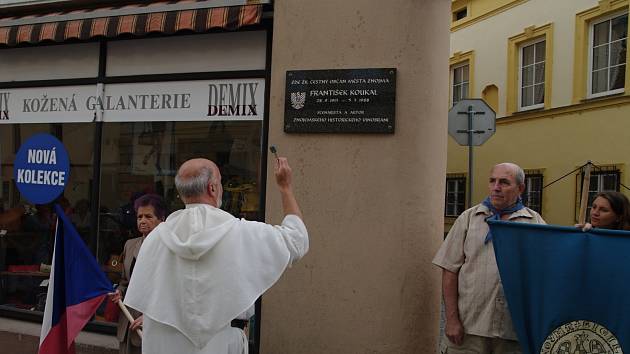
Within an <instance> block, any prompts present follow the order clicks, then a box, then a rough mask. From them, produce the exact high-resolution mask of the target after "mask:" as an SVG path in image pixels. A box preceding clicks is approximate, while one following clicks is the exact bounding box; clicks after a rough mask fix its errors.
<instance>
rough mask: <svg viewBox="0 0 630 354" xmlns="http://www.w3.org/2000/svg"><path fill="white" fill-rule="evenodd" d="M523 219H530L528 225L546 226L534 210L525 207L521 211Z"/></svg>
mask: <svg viewBox="0 0 630 354" xmlns="http://www.w3.org/2000/svg"><path fill="white" fill-rule="evenodd" d="M522 210H523V213H524V214H526V215H524V216H525V217H527V218H529V219H531V221H530V223H532V224H546V222H545V220H544V219H543V218H542V216H540V214H539V213H538V212H537V211H535V210H534V209H530V208H528V207H525V208H523V209H522Z"/></svg>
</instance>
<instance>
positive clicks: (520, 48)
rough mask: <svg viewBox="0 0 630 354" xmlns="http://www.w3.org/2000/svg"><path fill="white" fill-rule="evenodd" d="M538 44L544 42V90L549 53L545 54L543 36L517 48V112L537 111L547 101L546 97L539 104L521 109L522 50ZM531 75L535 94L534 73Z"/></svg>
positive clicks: (544, 37)
mask: <svg viewBox="0 0 630 354" xmlns="http://www.w3.org/2000/svg"><path fill="white" fill-rule="evenodd" d="M540 42H545V60H544V61H543V63H545V72H543V88H546V85H547V81H546V75H545V74H546V71H547V55H548V54H549V53H547V47H546V44H547V37H546V36H543V37H540V38H536V39H534V40H531V41H527V42H525V43H521V44H520V45H519V47H518V68H517V70H518V93H517V96H518V110H519V111H529V110H532V109H538V108H544V107H545V100H546V99H547V97H543V101H542V102H541V103H538V104H533V105H530V106H526V107H522V104H523V49H524V48H525V47H529V46H532V45H536V44H537V43H540ZM535 50H536V47H534V64H532V65H533V66H534V70H535V67H536V66H535V64H536V52H535ZM533 75H534V77H533V79H534V93H535V92H536V89H535V86H536V83H535V78H536V73H534V74H533ZM543 95H544V93H543Z"/></svg>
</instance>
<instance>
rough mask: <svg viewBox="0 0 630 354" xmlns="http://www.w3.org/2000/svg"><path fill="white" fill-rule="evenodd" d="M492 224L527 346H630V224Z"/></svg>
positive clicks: (529, 349) (590, 353)
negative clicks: (580, 226)
mask: <svg viewBox="0 0 630 354" xmlns="http://www.w3.org/2000/svg"><path fill="white" fill-rule="evenodd" d="M488 224H489V225H490V230H491V231H492V243H493V246H494V251H495V255H496V259H497V265H498V267H499V274H500V275H501V283H502V284H503V290H504V292H505V297H506V299H507V303H508V308H509V309H510V314H511V315H512V320H513V323H514V329H515V330H516V333H517V335H518V339H519V342H520V344H521V348H522V350H523V353H524V354H556V353H561V354H570V353H580V354H597V353H602V354H603V353H606V354H621V353H630V281H629V280H630V267H629V266H628V265H629V264H630V232H627V231H618V230H603V229H593V230H591V231H589V232H582V230H579V229H578V228H575V227H562V226H551V225H532V224H525V223H518V222H505V221H490V220H489V221H488Z"/></svg>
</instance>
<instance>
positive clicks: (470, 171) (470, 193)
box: [467, 106, 474, 209]
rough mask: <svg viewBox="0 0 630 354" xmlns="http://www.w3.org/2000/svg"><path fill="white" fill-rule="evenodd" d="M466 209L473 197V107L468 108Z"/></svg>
mask: <svg viewBox="0 0 630 354" xmlns="http://www.w3.org/2000/svg"><path fill="white" fill-rule="evenodd" d="M467 114H468V207H467V209H470V208H471V207H472V196H473V186H474V184H473V176H474V175H473V144H472V141H473V115H474V113H473V107H472V106H468V112H467Z"/></svg>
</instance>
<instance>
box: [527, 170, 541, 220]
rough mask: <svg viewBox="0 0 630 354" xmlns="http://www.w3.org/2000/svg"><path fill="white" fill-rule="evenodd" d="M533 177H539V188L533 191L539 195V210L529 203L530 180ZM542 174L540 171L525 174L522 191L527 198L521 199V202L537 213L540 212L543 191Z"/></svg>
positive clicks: (530, 193)
mask: <svg viewBox="0 0 630 354" xmlns="http://www.w3.org/2000/svg"><path fill="white" fill-rule="evenodd" d="M535 178H540V190H537V191H534V192H535V193H537V194H538V195H539V197H540V205H538V207H539V210H536V209H535V208H533V205H531V203H530V202H531V195H532V190H531V189H532V180H533V179H535ZM543 178H544V176H543V175H542V174H541V173H532V174H527V173H526V174H525V181H524V183H525V190H524V191H523V194H524V195H525V197H526V198H527V200H523V203H524V204H525V205H526V206H527V207H528V208H530V209H532V210H535V211H537V212H538V213H539V214H541V213H542V202H543V201H542V194H543V193H542V192H543V181H544V179H543Z"/></svg>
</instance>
